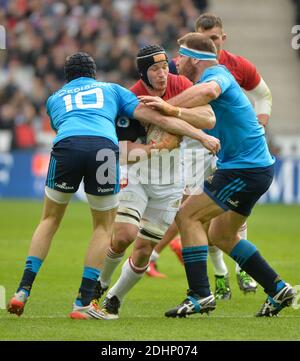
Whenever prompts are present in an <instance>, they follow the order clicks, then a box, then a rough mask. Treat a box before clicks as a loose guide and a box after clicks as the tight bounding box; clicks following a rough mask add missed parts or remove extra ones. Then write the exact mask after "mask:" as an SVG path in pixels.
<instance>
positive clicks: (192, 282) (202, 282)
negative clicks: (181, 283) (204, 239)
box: [182, 246, 210, 297]
mask: <svg viewBox="0 0 300 361" xmlns="http://www.w3.org/2000/svg"><path fill="white" fill-rule="evenodd" d="M207 253H208V246H196V247H185V248H183V249H182V257H183V262H184V267H185V272H186V276H187V280H188V284H189V290H190V291H191V292H192V293H196V294H197V295H199V296H200V297H207V296H209V295H210V288H209V282H208V277H207Z"/></svg>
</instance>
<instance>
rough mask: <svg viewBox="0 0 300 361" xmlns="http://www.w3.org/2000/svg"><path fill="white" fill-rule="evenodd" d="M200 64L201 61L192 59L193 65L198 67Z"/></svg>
mask: <svg viewBox="0 0 300 361" xmlns="http://www.w3.org/2000/svg"><path fill="white" fill-rule="evenodd" d="M199 62H200V60H199V59H194V58H192V64H193V65H198V64H199Z"/></svg>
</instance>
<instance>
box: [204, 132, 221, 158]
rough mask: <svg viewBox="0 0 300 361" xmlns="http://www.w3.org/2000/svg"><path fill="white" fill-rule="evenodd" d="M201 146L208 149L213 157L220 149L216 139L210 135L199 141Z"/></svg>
mask: <svg viewBox="0 0 300 361" xmlns="http://www.w3.org/2000/svg"><path fill="white" fill-rule="evenodd" d="M201 143H202V145H203V146H204V147H205V148H206V149H208V150H209V151H210V152H211V153H212V154H213V155H216V154H217V153H218V152H219V151H220V149H221V143H220V140H219V139H218V138H215V137H213V136H211V135H207V134H206V135H205V137H203V139H202V140H201Z"/></svg>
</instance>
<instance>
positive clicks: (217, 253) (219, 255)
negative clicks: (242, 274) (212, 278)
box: [208, 246, 228, 276]
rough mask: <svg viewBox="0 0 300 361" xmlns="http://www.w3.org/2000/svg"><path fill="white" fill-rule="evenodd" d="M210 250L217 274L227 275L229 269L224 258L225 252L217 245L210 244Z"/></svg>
mask: <svg viewBox="0 0 300 361" xmlns="http://www.w3.org/2000/svg"><path fill="white" fill-rule="evenodd" d="M208 252H209V255H210V259H211V261H212V264H213V268H214V274H215V275H217V276H225V275H226V274H227V273H228V269H227V267H226V264H225V262H224V259H223V252H222V251H221V250H220V249H219V248H218V247H215V246H209V247H208Z"/></svg>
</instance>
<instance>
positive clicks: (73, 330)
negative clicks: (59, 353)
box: [0, 200, 300, 341]
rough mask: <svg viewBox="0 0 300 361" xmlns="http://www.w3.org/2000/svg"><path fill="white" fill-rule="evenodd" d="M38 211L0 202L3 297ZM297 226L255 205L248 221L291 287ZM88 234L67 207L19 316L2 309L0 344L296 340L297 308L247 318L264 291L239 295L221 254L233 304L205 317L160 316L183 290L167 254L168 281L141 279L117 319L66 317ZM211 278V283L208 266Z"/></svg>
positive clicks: (77, 209)
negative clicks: (27, 300) (170, 317)
mask: <svg viewBox="0 0 300 361" xmlns="http://www.w3.org/2000/svg"><path fill="white" fill-rule="evenodd" d="M41 209H42V205H41V203H39V202H33V201H13V200H12V201H3V200H2V201H0V255H1V257H0V285H2V286H4V287H5V289H6V300H8V298H9V297H11V295H12V294H13V293H14V292H15V290H16V287H17V285H18V282H19V280H20V277H21V275H22V272H23V266H24V262H25V257H26V255H27V250H28V246H29V241H30V238H31V234H32V232H33V230H34V227H35V226H36V225H37V223H38V221H39V217H40V213H41ZM299 222H300V207H299V206H282V205H268V206H257V207H256V208H255V210H254V212H253V214H252V216H251V217H250V219H249V222H248V224H249V230H248V233H249V239H250V240H252V241H253V242H254V243H255V244H256V245H257V246H258V248H259V249H260V251H261V252H262V254H263V255H264V256H265V258H266V259H267V260H268V261H269V262H270V263H271V265H272V266H274V267H275V269H276V270H277V271H278V272H279V274H280V275H281V276H282V277H283V279H285V280H287V281H288V282H290V283H291V284H292V285H297V284H300V236H299ZM90 236H91V218H90V214H89V210H88V206H87V205H86V204H83V203H80V202H72V204H70V206H69V209H68V210H67V213H66V216H65V219H64V220H63V223H62V225H61V228H60V230H59V231H58V233H57V234H56V236H55V238H54V241H53V244H52V248H51V250H50V253H49V255H48V258H47V259H46V261H45V262H44V264H43V266H42V269H41V271H40V273H39V275H38V277H37V279H36V282H35V285H34V287H33V290H32V293H31V299H30V300H29V302H28V304H27V305H26V308H25V312H24V314H23V315H22V316H21V317H20V318H19V317H17V316H15V315H10V314H8V313H7V312H6V310H4V309H2V310H0V325H1V327H0V340H106V341H108V340H110V341H113V340H300V309H299V310H295V309H291V308H290V309H285V310H284V311H283V312H282V314H280V317H278V318H271V319H257V318H255V317H253V315H254V313H255V312H256V311H257V310H258V309H259V308H260V306H261V304H262V302H263V301H264V300H265V294H264V293H263V290H262V289H261V287H260V288H259V290H258V292H257V293H256V294H255V295H248V296H245V295H243V294H242V293H241V292H240V291H239V290H238V288H237V283H236V279H235V274H234V263H233V262H232V261H231V260H230V259H229V258H228V257H227V256H226V262H227V264H228V267H229V270H230V274H231V277H230V282H231V287H232V290H233V297H232V299H231V300H230V301H223V302H222V301H220V302H218V305H217V309H216V310H215V311H214V312H213V313H211V314H210V316H206V315H202V316H200V315H199V316H198V315H195V316H192V317H189V318H187V319H166V318H165V317H164V312H165V311H166V310H167V309H169V308H170V307H172V306H174V305H176V304H178V303H179V302H181V301H182V300H183V298H184V297H185V291H186V289H187V283H186V280H185V274H184V268H183V267H182V266H181V265H180V264H179V262H178V261H177V259H176V257H175V255H174V254H173V253H172V252H171V251H170V250H169V249H166V250H165V251H164V252H163V253H162V255H161V258H160V263H159V265H160V270H161V271H162V272H164V273H166V274H167V275H168V278H166V279H151V278H149V277H145V278H144V279H143V280H142V281H141V282H140V283H139V284H138V285H137V286H136V287H135V288H134V289H133V290H132V291H131V292H130V293H129V294H128V296H127V298H126V299H125V302H124V304H123V306H122V308H121V312H120V319H119V320H114V321H99V320H97V321H96V320H91V321H77V320H71V319H69V318H68V314H69V312H70V310H71V305H72V302H73V300H74V298H75V296H76V293H77V290H78V287H79V284H80V278H81V273H82V267H83V265H82V263H83V259H84V255H85V251H86V247H87V244H88V240H89V238H90ZM119 271H120V268H119V269H118V270H117V272H116V275H115V278H114V279H116V276H117V275H118V274H119ZM209 274H210V279H211V283H212V286H213V282H214V281H213V278H212V276H213V274H212V270H211V266H210V263H209ZM299 303H300V302H299Z"/></svg>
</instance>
